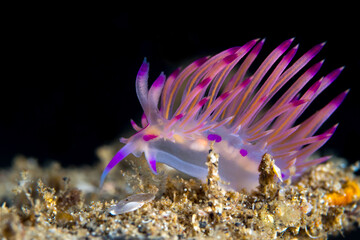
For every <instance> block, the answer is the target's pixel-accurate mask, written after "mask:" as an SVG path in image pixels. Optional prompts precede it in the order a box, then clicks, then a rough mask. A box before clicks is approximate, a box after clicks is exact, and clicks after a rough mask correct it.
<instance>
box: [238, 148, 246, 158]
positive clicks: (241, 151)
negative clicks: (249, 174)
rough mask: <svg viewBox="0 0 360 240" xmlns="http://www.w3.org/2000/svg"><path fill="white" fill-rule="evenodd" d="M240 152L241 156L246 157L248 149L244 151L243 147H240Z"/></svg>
mask: <svg viewBox="0 0 360 240" xmlns="http://www.w3.org/2000/svg"><path fill="white" fill-rule="evenodd" d="M240 154H241V156H243V157H246V156H247V155H248V151H246V150H245V149H243V148H242V149H240Z"/></svg>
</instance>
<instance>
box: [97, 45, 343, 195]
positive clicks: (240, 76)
mask: <svg viewBox="0 0 360 240" xmlns="http://www.w3.org/2000/svg"><path fill="white" fill-rule="evenodd" d="M292 42H293V39H289V40H287V41H284V42H283V43H281V44H280V45H279V46H278V47H277V48H275V49H274V50H273V51H272V52H271V53H270V54H269V55H268V56H267V57H266V58H265V60H264V61H263V62H262V63H261V64H260V66H259V67H258V68H257V70H255V71H252V72H250V71H249V68H250V66H252V63H253V62H254V60H255V59H256V57H257V55H258V53H259V51H260V49H261V48H262V46H263V44H264V39H262V40H260V39H255V40H252V41H250V42H248V43H246V44H245V45H243V46H241V47H233V48H230V49H227V50H225V51H223V52H220V53H218V54H216V55H214V56H212V57H204V58H201V59H198V60H196V61H194V62H193V63H191V64H190V65H188V66H187V67H185V68H184V69H183V70H180V69H176V70H175V71H174V72H173V73H172V74H171V75H169V77H167V78H166V77H165V75H164V74H163V73H161V74H160V76H159V77H158V78H157V79H156V80H155V81H154V83H153V84H152V85H151V87H150V89H149V88H148V72H149V63H148V62H147V60H146V59H145V60H144V62H143V63H142V65H141V67H140V70H139V72H138V74H137V77H136V84H135V85H136V93H137V96H138V98H139V101H140V104H141V107H142V108H143V110H144V114H143V116H142V118H141V127H140V126H139V125H137V124H136V123H135V122H134V121H133V120H131V125H132V127H133V128H134V129H135V130H136V131H137V133H135V134H134V135H133V136H131V137H130V138H128V139H125V138H122V139H121V142H122V143H124V144H125V146H124V147H123V148H121V149H120V150H119V152H118V153H117V154H116V155H115V156H114V158H113V159H112V160H111V161H110V163H109V164H108V165H107V167H106V168H105V170H104V172H103V174H102V176H101V183H100V186H102V184H103V183H104V180H105V177H106V175H107V174H108V173H109V171H110V170H111V169H112V168H113V167H114V166H115V165H116V164H117V163H119V162H120V161H121V160H122V159H124V158H125V157H126V156H128V155H129V154H130V153H132V154H133V155H135V156H136V157H140V156H141V154H142V153H144V154H145V157H146V159H147V162H148V164H149V167H150V169H151V171H152V172H153V173H154V174H156V173H157V170H156V163H158V162H159V163H164V164H166V165H168V166H171V167H173V168H175V169H177V170H179V171H181V172H184V173H186V174H188V175H190V176H193V177H196V178H199V179H201V180H205V179H206V175H207V166H206V165H205V162H206V159H207V158H206V156H207V155H208V151H209V149H210V148H209V146H210V143H214V146H213V147H214V150H215V152H217V153H218V154H219V155H220V160H219V175H220V177H221V179H222V180H223V181H225V182H228V183H229V185H228V186H227V187H228V188H229V189H232V190H240V189H242V188H245V189H248V190H252V189H254V188H255V187H256V186H257V185H258V177H259V173H258V170H257V169H258V166H259V163H260V161H261V159H262V156H263V155H264V154H265V153H269V154H271V155H272V156H273V157H274V159H275V160H276V165H277V166H278V167H279V168H280V169H281V174H282V178H285V179H286V178H288V177H289V176H299V175H300V174H301V173H302V172H303V171H304V170H306V169H307V168H308V167H310V166H312V165H315V164H319V163H321V162H324V161H326V160H328V159H329V158H330V156H325V157H321V158H318V159H315V160H309V156H310V155H311V154H313V153H314V152H315V151H316V150H317V149H319V148H320V147H321V146H323V145H324V144H325V143H326V142H327V141H328V140H329V138H330V137H331V136H332V135H333V133H334V131H335V129H336V127H337V126H338V125H337V124H336V125H335V126H333V127H331V128H330V129H328V130H327V131H325V132H323V133H320V134H317V135H315V133H316V132H317V130H318V129H319V127H320V126H321V125H322V124H323V123H324V122H325V121H326V120H327V118H328V117H329V116H330V115H331V114H332V113H333V112H334V111H335V109H336V108H337V107H338V106H339V105H340V104H341V102H342V101H343V100H344V98H345V96H346V95H347V93H348V90H346V91H344V92H342V93H341V94H340V95H338V96H337V97H335V98H334V99H333V100H332V101H330V103H328V104H327V105H326V106H324V107H323V108H322V109H320V110H318V111H317V112H316V113H315V114H313V115H312V116H310V117H309V118H308V119H306V120H305V121H303V122H301V123H299V124H297V125H295V122H296V120H297V119H298V117H299V116H300V115H301V114H302V113H303V112H304V110H305V109H306V108H307V107H308V106H309V105H310V104H311V102H312V101H313V100H314V99H315V98H316V97H317V96H318V95H319V94H320V93H321V92H322V91H323V90H324V89H325V88H327V87H328V86H329V85H330V84H331V83H332V82H333V81H334V80H335V79H336V78H337V77H338V75H339V74H340V73H341V71H342V69H343V67H341V68H338V69H335V70H333V71H332V72H330V73H328V74H327V75H326V76H324V77H321V78H319V79H318V80H317V81H314V82H313V83H311V85H310V86H308V87H306V85H307V84H308V82H309V81H310V80H311V79H313V78H314V76H315V75H316V73H317V72H318V71H319V69H320V68H321V66H322V64H323V61H320V62H317V63H315V64H313V65H312V66H310V67H306V66H307V64H308V63H309V61H310V60H311V59H312V58H314V56H315V55H317V54H318V52H319V51H320V50H321V49H322V47H323V46H324V43H321V44H318V45H316V46H314V47H313V48H311V49H310V50H309V51H307V52H306V53H305V54H303V55H302V56H301V57H300V58H298V59H297V60H296V61H292V60H293V58H294V55H295V53H296V51H297V49H298V45H296V46H294V47H292V48H291V47H290V46H291V45H292ZM304 68H306V69H304ZM300 70H303V71H302V72H300V73H299V71H300ZM289 81H291V82H292V84H291V86H290V87H289V88H288V89H285V88H284V86H285V85H286V84H287V83H288V82H289ZM288 85H289V84H287V86H288ZM280 90H281V91H282V92H284V93H283V94H282V95H281V96H280V97H279V96H275V94H276V93H278V92H279V91H280ZM278 95H279V94H278ZM274 96H275V97H274ZM180 99H181V101H180Z"/></svg>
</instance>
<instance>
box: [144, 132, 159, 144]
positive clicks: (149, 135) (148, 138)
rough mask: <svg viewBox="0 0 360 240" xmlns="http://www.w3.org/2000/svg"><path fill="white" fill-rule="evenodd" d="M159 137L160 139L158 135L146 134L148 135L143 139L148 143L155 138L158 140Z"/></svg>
mask: <svg viewBox="0 0 360 240" xmlns="http://www.w3.org/2000/svg"><path fill="white" fill-rule="evenodd" d="M157 137H158V136H157V135H153V134H146V135H144V136H143V139H144V141H146V142H148V141H150V140H152V139H154V138H157Z"/></svg>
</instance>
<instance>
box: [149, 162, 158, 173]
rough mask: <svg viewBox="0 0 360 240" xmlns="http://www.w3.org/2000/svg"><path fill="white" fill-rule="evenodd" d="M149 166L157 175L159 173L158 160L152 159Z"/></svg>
mask: <svg viewBox="0 0 360 240" xmlns="http://www.w3.org/2000/svg"><path fill="white" fill-rule="evenodd" d="M149 165H150V167H151V169H152V170H153V172H154V173H157V171H156V160H155V159H154V158H151V159H150V160H149Z"/></svg>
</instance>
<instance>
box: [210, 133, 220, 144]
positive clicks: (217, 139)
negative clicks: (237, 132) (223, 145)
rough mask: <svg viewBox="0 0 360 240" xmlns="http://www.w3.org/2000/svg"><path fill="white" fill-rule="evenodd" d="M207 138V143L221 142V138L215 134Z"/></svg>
mask: <svg viewBox="0 0 360 240" xmlns="http://www.w3.org/2000/svg"><path fill="white" fill-rule="evenodd" d="M207 138H208V140H209V141H215V142H221V136H220V135H217V134H209V135H208V137H207Z"/></svg>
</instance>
